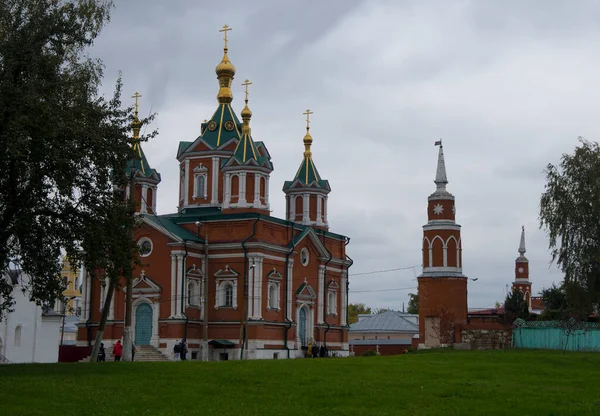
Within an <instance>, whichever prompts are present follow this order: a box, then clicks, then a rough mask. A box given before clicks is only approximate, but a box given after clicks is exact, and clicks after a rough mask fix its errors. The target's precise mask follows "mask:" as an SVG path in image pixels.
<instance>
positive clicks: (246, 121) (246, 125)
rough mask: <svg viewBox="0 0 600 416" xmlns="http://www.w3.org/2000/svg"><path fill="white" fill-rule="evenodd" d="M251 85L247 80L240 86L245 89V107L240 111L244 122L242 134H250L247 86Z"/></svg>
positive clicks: (250, 115)
mask: <svg viewBox="0 0 600 416" xmlns="http://www.w3.org/2000/svg"><path fill="white" fill-rule="evenodd" d="M249 85H252V83H251V82H250V81H249V80H245V81H244V83H243V84H242V86H244V87H246V99H245V100H244V101H245V103H246V105H245V106H244V109H243V110H242V120H244V125H243V126H242V134H248V135H249V134H250V118H251V117H252V111H250V108H248V86H249Z"/></svg>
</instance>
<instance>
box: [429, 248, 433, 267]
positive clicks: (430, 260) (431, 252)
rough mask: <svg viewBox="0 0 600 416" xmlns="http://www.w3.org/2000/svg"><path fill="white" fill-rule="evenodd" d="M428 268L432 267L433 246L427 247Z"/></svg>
mask: <svg viewBox="0 0 600 416" xmlns="http://www.w3.org/2000/svg"><path fill="white" fill-rule="evenodd" d="M429 267H433V246H432V245H431V244H430V245H429Z"/></svg>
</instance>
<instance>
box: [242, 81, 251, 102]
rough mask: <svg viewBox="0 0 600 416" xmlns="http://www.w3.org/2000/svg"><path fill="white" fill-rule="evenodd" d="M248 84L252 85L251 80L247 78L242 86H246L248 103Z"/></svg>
mask: <svg viewBox="0 0 600 416" xmlns="http://www.w3.org/2000/svg"><path fill="white" fill-rule="evenodd" d="M248 85H252V83H251V82H250V81H249V80H245V81H244V83H243V84H242V86H244V87H246V104H248Z"/></svg>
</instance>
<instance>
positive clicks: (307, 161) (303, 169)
mask: <svg viewBox="0 0 600 416" xmlns="http://www.w3.org/2000/svg"><path fill="white" fill-rule="evenodd" d="M294 184H300V185H301V187H312V188H321V189H325V190H327V191H331V187H330V186H329V181H327V180H326V179H321V175H319V172H318V171H317V167H316V166H315V163H314V162H313V160H312V156H311V155H310V154H309V155H306V154H305V155H304V159H303V160H302V163H301V164H300V167H299V168H298V171H297V172H296V176H295V177H294V180H293V181H285V182H284V184H283V190H284V191H287V190H289V189H291V188H292V186H293V185H294Z"/></svg>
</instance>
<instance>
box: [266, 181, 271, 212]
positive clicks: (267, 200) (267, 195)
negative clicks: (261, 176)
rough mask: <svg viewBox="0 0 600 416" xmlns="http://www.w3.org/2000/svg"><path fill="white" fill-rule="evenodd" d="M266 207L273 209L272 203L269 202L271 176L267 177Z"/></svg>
mask: <svg viewBox="0 0 600 416" xmlns="http://www.w3.org/2000/svg"><path fill="white" fill-rule="evenodd" d="M265 207H266V209H271V203H270V202H269V176H267V178H266V179H265Z"/></svg>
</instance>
